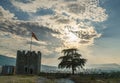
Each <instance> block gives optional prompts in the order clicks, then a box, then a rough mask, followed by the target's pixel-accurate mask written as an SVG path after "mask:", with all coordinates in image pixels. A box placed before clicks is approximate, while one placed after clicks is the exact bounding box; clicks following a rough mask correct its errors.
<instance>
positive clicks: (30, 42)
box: [30, 32, 32, 52]
mask: <svg viewBox="0 0 120 83" xmlns="http://www.w3.org/2000/svg"><path fill="white" fill-rule="evenodd" d="M31 51H32V32H31V42H30V52H31Z"/></svg>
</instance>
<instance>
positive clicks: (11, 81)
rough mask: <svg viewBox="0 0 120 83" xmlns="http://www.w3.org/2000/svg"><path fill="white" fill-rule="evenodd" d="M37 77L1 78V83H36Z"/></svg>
mask: <svg viewBox="0 0 120 83" xmlns="http://www.w3.org/2000/svg"><path fill="white" fill-rule="evenodd" d="M36 81H37V76H0V83H36Z"/></svg>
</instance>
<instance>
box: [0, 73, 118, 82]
mask: <svg viewBox="0 0 120 83" xmlns="http://www.w3.org/2000/svg"><path fill="white" fill-rule="evenodd" d="M58 76H60V77H58ZM61 78H64V79H65V78H67V79H71V80H73V81H74V82H75V83H120V78H119V77H106V76H101V75H100V76H99V75H66V74H47V75H46V74H43V75H42V76H33V75H9V76H0V83H43V82H42V81H39V80H40V79H42V80H43V81H44V83H57V81H56V80H59V79H61Z"/></svg>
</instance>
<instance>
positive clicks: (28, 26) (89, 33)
mask: <svg viewBox="0 0 120 83" xmlns="http://www.w3.org/2000/svg"><path fill="white" fill-rule="evenodd" d="M119 4H120V0H114V1H112V0H1V1H0V55H5V56H9V57H16V52H17V50H29V49H30V42H31V31H32V32H34V33H35V34H36V36H37V38H38V39H39V41H36V40H34V39H33V45H32V50H35V51H41V52H42V64H46V65H57V64H58V63H59V61H58V57H60V56H61V55H62V54H61V50H62V49H64V48H78V49H79V51H80V53H81V54H82V57H84V58H86V59H88V61H87V64H107V63H117V64H120V60H119V58H120V52H119V50H120V43H119V42H120V37H119V36H120V28H119V26H120V23H119V22H120V17H119V15H120V6H119Z"/></svg>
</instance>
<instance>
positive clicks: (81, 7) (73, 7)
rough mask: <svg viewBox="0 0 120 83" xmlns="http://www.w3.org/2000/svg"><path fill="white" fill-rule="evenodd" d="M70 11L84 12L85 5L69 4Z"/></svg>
mask: <svg viewBox="0 0 120 83" xmlns="http://www.w3.org/2000/svg"><path fill="white" fill-rule="evenodd" d="M68 8H69V11H70V12H72V13H75V14H79V13H84V12H85V6H84V4H83V5H82V4H78V3H72V4H69V5H68Z"/></svg>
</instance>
